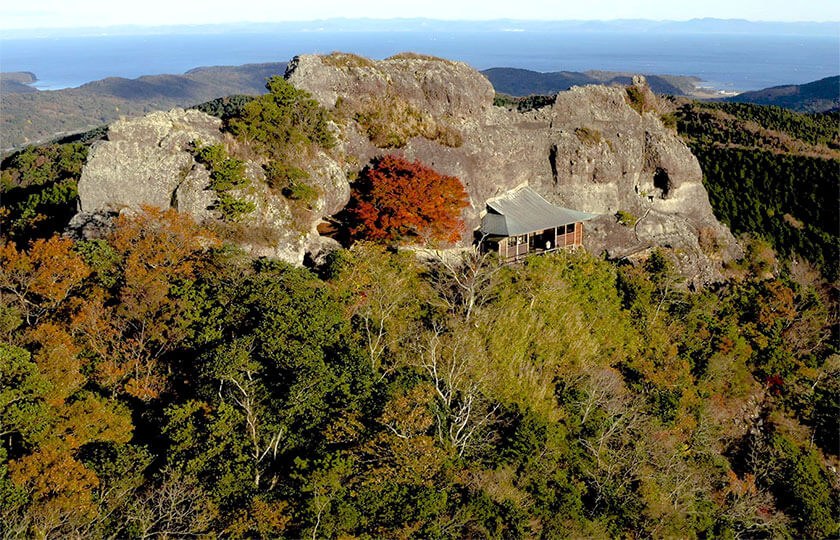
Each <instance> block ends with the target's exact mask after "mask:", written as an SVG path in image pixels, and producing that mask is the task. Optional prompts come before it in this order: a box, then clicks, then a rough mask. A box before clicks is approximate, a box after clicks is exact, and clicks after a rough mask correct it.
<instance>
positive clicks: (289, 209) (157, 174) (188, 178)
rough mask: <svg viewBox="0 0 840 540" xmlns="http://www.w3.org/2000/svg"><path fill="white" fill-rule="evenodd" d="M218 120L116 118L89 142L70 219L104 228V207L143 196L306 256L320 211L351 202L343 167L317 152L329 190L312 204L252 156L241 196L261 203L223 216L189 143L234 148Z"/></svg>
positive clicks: (243, 242) (248, 243) (313, 164)
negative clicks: (286, 189)
mask: <svg viewBox="0 0 840 540" xmlns="http://www.w3.org/2000/svg"><path fill="white" fill-rule="evenodd" d="M220 128H221V121H220V120H219V119H218V118H214V117H212V116H208V115H206V114H204V113H201V112H199V111H195V110H188V111H184V110H183V109H173V110H171V111H169V112H156V113H152V114H150V115H147V116H145V117H143V118H138V119H132V120H121V121H119V122H116V123H114V124H112V125H111V126H110V127H109V129H108V140H107V141H102V142H100V143H98V144H96V145H95V146H94V147H93V148H92V149H91V153H90V156H89V158H88V161H87V163H86V165H85V167H84V169H83V171H82V177H81V179H80V180H79V214H78V215H77V216H76V217H75V218H74V219H73V222H72V223H71V227H72V228H75V229H77V232H78V234H81V235H83V236H93V235H95V234H101V229H102V223H103V219H104V218H103V216H104V215H105V214H108V213H112V214H113V213H119V212H123V211H135V210H136V209H137V208H138V207H139V206H140V205H143V204H146V205H150V206H157V207H160V208H170V207H172V208H175V209H177V210H179V211H181V212H186V213H189V214H192V215H193V216H194V217H195V218H196V219H197V220H198V221H202V222H205V223H207V224H208V225H210V226H212V227H213V228H214V229H215V230H217V231H218V232H219V233H220V234H221V235H222V236H223V237H227V238H229V239H231V240H233V241H234V242H235V243H237V244H238V245H239V246H240V247H242V248H243V249H245V250H246V251H248V252H250V253H251V254H253V255H256V256H270V257H277V258H280V259H283V260H286V261H288V262H291V263H293V264H302V263H303V259H304V255H305V254H306V253H307V252H312V251H314V252H317V250H318V249H319V247H320V238H319V236H318V233H317V230H316V227H317V224H318V223H319V222H320V221H321V218H322V216H326V215H330V214H333V213H335V212H337V211H338V210H340V209H341V208H343V207H344V205H345V204H347V201H348V199H349V196H350V187H349V184H348V183H347V180H346V176H345V173H344V169H343V167H342V166H340V165H339V164H338V163H337V162H336V161H335V160H333V159H332V158H330V157H329V156H327V155H326V154H323V153H319V154H317V155H315V156H314V157H313V158H312V160H311V161H310V163H309V165H310V168H309V172H310V175H311V179H312V181H313V184H314V185H315V186H316V187H317V188H318V189H319V190H320V191H321V192H322V193H323V194H324V196H323V197H321V198H320V199H319V200H318V201H316V202H315V204H313V205H312V208H307V207H305V206H304V205H302V203H299V202H295V201H289V200H287V199H286V198H285V197H283V196H282V195H280V194H278V193H275V192H274V191H272V190H271V189H269V187H268V186H267V185H266V184H265V175H264V172H263V169H262V167H261V165H262V164H261V163H258V162H256V161H253V160H247V161H246V176H247V177H248V178H250V179H251V183H250V185H248V186H247V187H245V188H243V189H241V190H239V191H237V192H236V193H235V196H237V197H238V198H240V199H244V200H247V201H250V202H252V203H254V205H255V210H254V211H253V212H252V213H250V214H247V215H246V216H244V217H243V218H242V220H241V221H240V222H239V223H236V224H222V223H220V222H219V221H218V219H217V218H218V217H219V216H218V215H217V213H216V211H215V210H213V205H214V203H215V202H216V194H215V193H214V192H213V190H212V189H210V172H209V171H208V170H207V169H206V168H205V167H204V166H203V165H201V164H199V163H196V161H195V159H194V158H193V155H192V153H191V152H190V151H189V146H190V144H191V143H192V142H193V141H196V140H200V141H202V142H203V143H204V144H213V143H219V142H225V143H226V144H227V146H228V147H231V148H236V147H237V143H236V141H234V140H232V139H230V138H229V136H226V135H224V134H223V133H222V132H221V131H220ZM93 224H95V225H96V227H94V226H93Z"/></svg>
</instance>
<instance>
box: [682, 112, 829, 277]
mask: <svg viewBox="0 0 840 540" xmlns="http://www.w3.org/2000/svg"><path fill="white" fill-rule="evenodd" d="M677 117H678V123H677V125H678V129H679V131H680V133H681V134H682V136H683V137H685V139H686V141H687V142H688V144H689V146H690V147H691V150H692V152H693V153H694V155H695V156H697V158H698V160H699V161H700V166H701V167H702V168H703V182H704V185H705V186H706V189H707V190H708V191H709V197H710V200H711V202H712V206H713V207H714V208H715V215H717V216H718V217H719V218H720V219H722V220H723V221H724V222H726V223H727V224H728V225H729V226H730V227H731V228H732V231H733V232H735V233H745V232H746V233H752V234H758V235H760V236H762V237H764V238H766V239H767V240H769V241H770V242H771V243H772V245H773V246H774V247H775V248H776V250H778V251H779V252H780V253H782V254H784V255H787V256H791V255H793V254H796V255H798V256H801V257H803V258H805V259H806V260H808V261H810V262H811V263H813V264H815V265H816V266H818V267H820V268H821V269H822V271H823V272H824V273H825V274H826V276H828V278H829V279H837V277H838V269H840V234H838V231H840V221H838V214H837V208H840V174H838V171H840V115H838V113H825V114H801V113H795V112H792V111H789V110H787V109H783V108H780V107H770V106H762V105H749V104H741V103H731V104H711V103H687V104H684V105H682V106H681V107H680V109H679V111H678V113H677Z"/></svg>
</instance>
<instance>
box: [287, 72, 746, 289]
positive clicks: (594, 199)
mask: <svg viewBox="0 0 840 540" xmlns="http://www.w3.org/2000/svg"><path fill="white" fill-rule="evenodd" d="M286 77H287V78H288V79H289V80H290V81H291V82H292V83H294V84H295V86H297V87H299V88H303V89H305V90H307V91H309V92H310V93H312V95H313V97H315V99H317V100H318V101H320V102H321V103H322V104H323V105H324V106H325V107H327V108H331V107H333V106H334V105H335V103H336V100H338V98H339V97H343V98H344V99H352V100H357V101H363V100H365V99H367V97H368V96H377V97H379V98H380V99H384V100H389V99H390V100H402V101H405V102H408V103H409V104H411V106H412V107H414V108H416V109H418V110H420V111H423V112H424V113H428V114H430V115H432V116H434V117H435V118H440V119H442V121H446V122H449V123H450V125H451V126H454V127H455V128H456V129H457V130H458V131H459V133H460V134H461V136H462V140H463V143H462V144H461V145H460V146H458V147H449V146H444V145H442V144H439V143H438V142H435V141H433V140H429V139H428V138H425V137H419V136H418V137H414V138H412V139H411V140H410V141H408V144H407V145H406V147H405V148H403V149H401V150H400V151H399V152H401V153H403V154H404V155H405V156H406V157H407V158H409V159H419V160H420V161H422V162H423V163H425V164H426V165H429V166H431V167H432V168H434V169H435V170H437V171H438V172H441V173H444V174H448V175H454V176H457V177H458V178H460V179H461V181H462V182H463V183H464V185H465V187H466V189H467V192H468V193H469V196H470V203H471V205H470V207H468V208H466V209H465V210H464V213H463V216H462V217H463V218H464V220H465V222H466V225H467V228H466V231H465V232H464V235H463V241H462V243H464V244H466V243H468V242H470V241H471V239H472V231H473V230H474V229H475V228H477V227H478V225H479V223H480V215H481V213H482V211H483V210H484V208H485V201H486V200H487V199H489V198H491V197H494V196H497V195H500V194H502V193H504V192H505V191H508V190H510V189H512V188H514V187H516V186H518V185H521V184H525V183H527V184H529V185H530V186H532V187H533V188H534V189H536V190H537V191H538V192H540V193H541V194H542V195H543V196H544V197H546V198H547V199H548V200H549V201H551V202H554V203H556V204H559V205H562V206H566V207H569V208H573V209H576V210H582V211H586V212H592V213H596V214H600V217H599V218H598V219H596V220H594V221H592V222H590V223H588V224H587V227H586V229H585V231H586V233H585V245H586V247H587V248H588V249H589V250H590V251H592V252H595V253H603V252H606V253H607V254H608V255H609V256H611V257H624V256H630V255H632V254H635V253H639V252H644V251H645V250H647V249H650V248H652V247H655V246H664V247H668V248H672V249H673V252H674V254H675V255H676V258H677V259H678V261H679V263H680V266H681V268H682V270H683V272H684V274H685V275H686V277H688V278H689V279H690V280H691V281H692V282H693V283H695V284H702V283H706V282H710V281H714V280H716V279H719V278H720V263H721V260H724V259H728V258H731V257H733V256H736V255H738V254H739V250H740V248H739V247H738V246H737V243H736V242H735V239H734V238H733V237H732V235H731V233H730V232H729V230H728V229H727V228H726V227H725V226H723V225H722V224H720V223H719V222H718V221H717V220H716V219H715V217H714V215H713V213H712V208H711V205H710V204H709V199H708V195H707V193H706V191H705V189H704V187H703V185H702V172H701V170H700V165H699V163H698V162H697V159H696V158H695V157H694V156H693V155H692V154H691V152H690V150H689V149H688V147H687V146H686V145H685V144H684V143H683V142H682V140H681V139H680V138H679V137H678V136H677V134H676V133H675V132H673V131H671V130H668V129H666V128H665V127H664V126H663V125H662V123H661V121H660V120H659V116H658V114H657V113H656V112H655V111H647V112H644V113H642V114H640V113H639V112H637V110H635V109H634V108H632V107H631V106H630V105H629V103H628V100H627V99H626V92H625V90H624V89H623V88H612V87H605V86H587V87H575V88H572V89H571V90H569V91H568V92H561V93H560V94H558V96H557V98H556V100H555V102H554V104H553V105H552V106H550V107H545V108H543V109H540V110H537V111H530V112H524V113H520V112H517V111H513V110H506V109H503V108H499V107H494V106H493V95H494V92H493V88H492V85H490V83H489V81H487V79H486V78H485V77H484V76H483V75H481V74H480V73H479V72H477V71H475V70H474V69H472V68H470V67H469V66H467V65H466V64H463V63H460V62H449V61H440V60H433V59H428V60H426V59H394V60H383V61H378V62H370V63H369V65H364V66H335V65H331V63H330V62H329V60H327V61H326V62H325V60H324V58H322V57H318V56H300V57H297V58H295V60H293V61H292V63H291V64H290V66H289V70H288V71H287V74H286ZM634 83H635V84H636V85H637V88H638V89H639V90H640V92H641V93H642V94H643V95H644V96H645V98H646V100H647V101H648V102H649V103H650V104H654V103H655V100H656V98H655V97H654V96H653V94H652V93H651V92H650V90H649V89H647V87H646V83H645V81H644V78H639V79H636V80H634ZM341 140H342V146H341V150H342V151H343V152H345V153H346V154H348V155H351V156H353V157H355V158H356V159H357V160H358V162H359V163H361V164H362V165H363V164H365V163H367V162H368V161H369V160H370V158H371V157H374V156H378V155H382V154H385V153H387V152H389V150H383V149H379V148H376V147H374V146H373V145H372V144H371V143H370V142H369V141H368V140H367V138H366V137H365V136H364V134H362V133H361V132H360V129H359V126H358V125H357V124H356V123H355V122H352V121H349V122H346V123H345V124H344V125H343V131H342V137H341ZM619 210H621V211H623V212H626V213H628V214H632V215H633V216H635V217H637V218H639V219H638V222H637V223H636V224H635V226H625V225H621V224H619V223H618V222H617V219H616V217H615V214H616V213H617V212H618V211H619ZM701 231H703V234H705V236H706V237H712V238H715V239H716V241H717V244H718V247H717V249H716V250H711V249H709V247H708V246H704V248H701V246H700V242H699V238H700V236H701ZM704 249H706V251H708V253H706V252H704Z"/></svg>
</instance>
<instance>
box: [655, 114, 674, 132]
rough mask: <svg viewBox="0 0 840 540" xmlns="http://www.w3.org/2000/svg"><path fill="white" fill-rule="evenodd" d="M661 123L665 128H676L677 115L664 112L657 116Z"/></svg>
mask: <svg viewBox="0 0 840 540" xmlns="http://www.w3.org/2000/svg"><path fill="white" fill-rule="evenodd" d="M659 120H661V121H662V125H663V126H664V127H665V128H666V129H677V115H676V114H674V113H666V114H663V115H662V116H660V117H659Z"/></svg>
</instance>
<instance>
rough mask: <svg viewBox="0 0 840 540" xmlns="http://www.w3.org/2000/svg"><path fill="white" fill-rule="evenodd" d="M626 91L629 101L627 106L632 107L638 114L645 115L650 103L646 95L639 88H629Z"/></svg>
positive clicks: (626, 97)
mask: <svg viewBox="0 0 840 540" xmlns="http://www.w3.org/2000/svg"><path fill="white" fill-rule="evenodd" d="M625 90H626V96H625V99H626V100H627V104H628V105H630V107H632V108H633V110H634V111H636V112H637V113H639V114H644V113H645V111H646V110H647V109H648V102H647V97H645V93H644V92H643V91H642V90H640V89H639V87H637V86H628V87H627V88H626V89H625Z"/></svg>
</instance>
